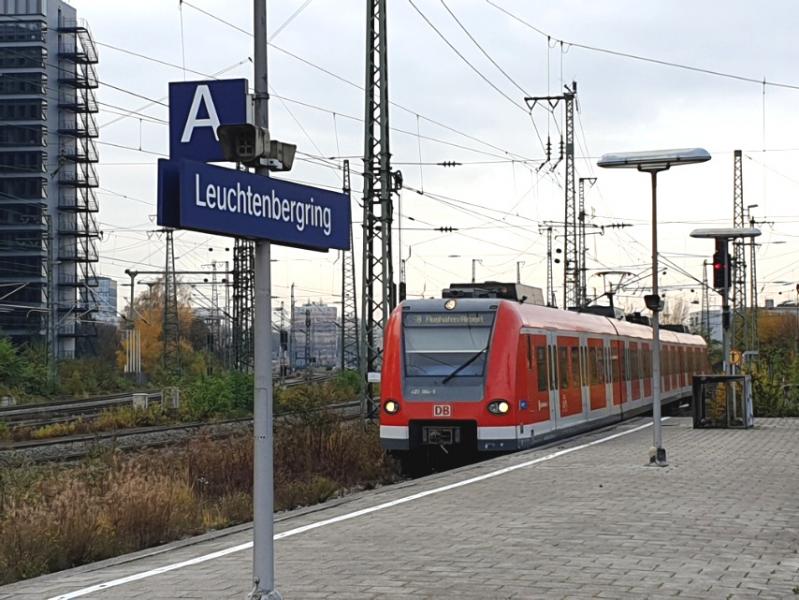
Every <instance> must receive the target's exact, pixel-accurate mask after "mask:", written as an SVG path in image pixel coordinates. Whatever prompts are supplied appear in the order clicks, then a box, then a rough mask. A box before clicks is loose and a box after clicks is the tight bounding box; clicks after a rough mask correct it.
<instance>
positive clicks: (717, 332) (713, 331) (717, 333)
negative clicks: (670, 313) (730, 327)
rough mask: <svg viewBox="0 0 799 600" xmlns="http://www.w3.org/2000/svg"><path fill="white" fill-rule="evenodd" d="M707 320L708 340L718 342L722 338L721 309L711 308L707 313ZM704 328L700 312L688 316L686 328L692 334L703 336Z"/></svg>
mask: <svg viewBox="0 0 799 600" xmlns="http://www.w3.org/2000/svg"><path fill="white" fill-rule="evenodd" d="M708 318H709V321H710V339H712V340H715V341H717V342H720V341H721V338H722V326H721V309H720V308H711V309H710V310H709V311H708ZM704 327H705V325H704V324H703V322H702V311H701V310H697V311H695V312H692V313H689V314H688V328H689V329H690V330H691V332H692V333H697V334H700V335H703V334H704V333H705V332H704V331H703V328H704Z"/></svg>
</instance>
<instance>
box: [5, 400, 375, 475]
mask: <svg viewBox="0 0 799 600" xmlns="http://www.w3.org/2000/svg"><path fill="white" fill-rule="evenodd" d="M360 408H361V407H360V402H358V401H353V402H344V403H340V404H331V405H328V406H324V407H320V408H318V409H315V410H314V411H312V412H319V413H321V412H331V413H334V414H336V415H337V416H338V417H339V418H341V419H343V420H355V419H357V418H359V417H360V414H361V413H360ZM307 412H308V411H298V412H284V413H280V414H277V415H275V421H276V424H278V425H279V424H280V423H281V422H284V423H285V422H287V421H289V420H291V419H292V418H296V417H300V416H302V415H307ZM251 424H252V418H250V417H245V418H239V419H227V420H223V421H216V422H192V423H177V424H174V425H155V426H151V427H136V428H132V429H117V430H114V431H103V432H96V433H87V434H78V435H71V436H62V437H56V438H48V439H42V440H25V441H19V442H6V443H3V444H0V465H2V464H9V463H14V462H20V461H26V462H37V463H38V462H50V461H55V460H70V459H76V458H81V457H83V456H86V455H87V454H90V453H92V452H95V451H97V450H98V449H103V448H119V449H122V450H138V449H144V448H153V447H159V446H168V445H171V444H176V443H181V442H183V441H186V440H188V439H189V438H191V437H194V436H195V435H196V434H197V433H198V432H202V433H207V434H209V435H211V437H224V436H226V435H231V434H234V433H240V432H242V431H245V430H247V429H249V428H250V426H251Z"/></svg>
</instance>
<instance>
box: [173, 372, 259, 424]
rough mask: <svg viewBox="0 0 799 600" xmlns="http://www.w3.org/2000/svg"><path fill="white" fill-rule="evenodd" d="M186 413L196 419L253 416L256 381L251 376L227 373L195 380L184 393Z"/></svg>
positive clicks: (184, 389) (186, 386) (187, 386)
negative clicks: (250, 414)
mask: <svg viewBox="0 0 799 600" xmlns="http://www.w3.org/2000/svg"><path fill="white" fill-rule="evenodd" d="M182 393H183V398H184V400H185V401H184V404H183V410H184V411H185V412H186V414H187V415H188V416H190V417H191V418H193V419H206V418H208V417H221V416H233V415H241V414H246V413H249V412H252V402H253V378H252V375H250V374H247V373H234V372H230V373H223V374H220V375H206V376H203V377H198V378H195V379H193V380H192V381H191V382H190V383H189V384H188V385H184V386H183V389H182Z"/></svg>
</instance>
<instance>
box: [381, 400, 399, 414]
mask: <svg viewBox="0 0 799 600" xmlns="http://www.w3.org/2000/svg"><path fill="white" fill-rule="evenodd" d="M399 409H400V405H399V402H397V401H395V400H386V401H385V402H384V403H383V410H385V411H386V412H387V413H388V414H390V415H395V414H397V413H398V412H399Z"/></svg>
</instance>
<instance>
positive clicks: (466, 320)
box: [403, 312, 494, 378]
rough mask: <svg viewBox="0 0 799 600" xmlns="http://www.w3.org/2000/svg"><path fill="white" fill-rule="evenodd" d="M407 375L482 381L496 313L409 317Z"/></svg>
mask: <svg viewBox="0 0 799 600" xmlns="http://www.w3.org/2000/svg"><path fill="white" fill-rule="evenodd" d="M403 325H404V340H405V375H406V376H408V377H445V378H448V377H482V376H483V374H484V373H485V365H486V357H487V356H488V342H489V339H490V336H491V328H492V326H493V325H494V313H493V312H457V313H406V314H405V315H404V319H403Z"/></svg>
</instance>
